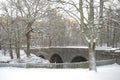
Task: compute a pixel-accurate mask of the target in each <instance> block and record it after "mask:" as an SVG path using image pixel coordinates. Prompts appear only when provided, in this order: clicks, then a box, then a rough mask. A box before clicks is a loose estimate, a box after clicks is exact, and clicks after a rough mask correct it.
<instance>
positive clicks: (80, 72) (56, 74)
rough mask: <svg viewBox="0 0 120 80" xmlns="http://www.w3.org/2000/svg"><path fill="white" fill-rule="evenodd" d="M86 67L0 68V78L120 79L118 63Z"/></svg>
mask: <svg viewBox="0 0 120 80" xmlns="http://www.w3.org/2000/svg"><path fill="white" fill-rule="evenodd" d="M97 69H98V72H92V71H89V70H88V69H44V68H30V69H26V68H12V67H7V68H5V67H2V68H0V80H120V65H117V64H113V65H107V66H100V67H97Z"/></svg>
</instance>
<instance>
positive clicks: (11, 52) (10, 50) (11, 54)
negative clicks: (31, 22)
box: [9, 38, 13, 59]
mask: <svg viewBox="0 0 120 80" xmlns="http://www.w3.org/2000/svg"><path fill="white" fill-rule="evenodd" d="M9 52H10V58H11V59H13V51H12V43H11V38H9Z"/></svg>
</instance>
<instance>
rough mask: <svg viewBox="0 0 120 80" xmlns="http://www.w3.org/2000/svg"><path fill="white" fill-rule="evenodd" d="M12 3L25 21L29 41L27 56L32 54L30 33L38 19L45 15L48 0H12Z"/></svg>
mask: <svg viewBox="0 0 120 80" xmlns="http://www.w3.org/2000/svg"><path fill="white" fill-rule="evenodd" d="M10 3H11V4H13V6H14V7H15V9H17V11H18V12H19V13H18V14H19V16H20V17H21V20H23V21H24V24H25V28H26V31H25V35H26V41H27V43H26V44H27V50H26V54H27V56H30V39H31V35H30V34H31V32H32V31H33V27H32V25H33V24H34V22H35V21H36V20H40V18H41V17H43V14H44V12H45V11H44V10H45V7H46V0H10Z"/></svg>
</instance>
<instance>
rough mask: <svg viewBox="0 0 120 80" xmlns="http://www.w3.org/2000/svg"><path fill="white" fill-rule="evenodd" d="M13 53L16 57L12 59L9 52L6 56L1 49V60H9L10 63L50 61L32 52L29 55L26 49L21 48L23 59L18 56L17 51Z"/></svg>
mask: <svg viewBox="0 0 120 80" xmlns="http://www.w3.org/2000/svg"><path fill="white" fill-rule="evenodd" d="M13 54H14V55H13V56H14V59H12V60H11V59H10V56H9V53H8V52H7V53H6V55H5V56H4V55H3V51H2V50H0V62H8V61H9V63H11V64H14V63H49V61H48V60H45V59H43V58H41V57H38V56H36V55H34V54H32V53H31V54H30V56H29V57H27V56H26V54H25V52H24V50H20V57H21V59H17V58H16V54H15V51H13Z"/></svg>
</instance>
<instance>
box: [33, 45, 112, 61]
mask: <svg viewBox="0 0 120 80" xmlns="http://www.w3.org/2000/svg"><path fill="white" fill-rule="evenodd" d="M105 52H106V51H105V50H102V49H96V59H97V60H106V59H112V58H113V57H112V56H111V55H110V54H105ZM31 53H34V54H36V55H37V56H40V57H42V58H45V59H48V60H49V61H50V62H51V63H65V62H83V61H87V60H88V48H87V47H42V48H31Z"/></svg>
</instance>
